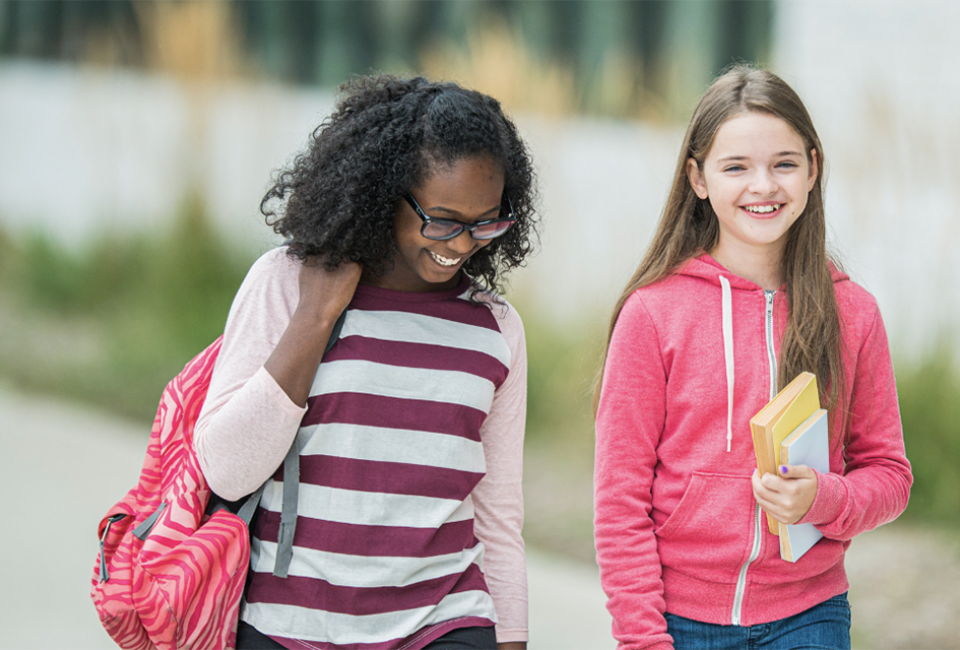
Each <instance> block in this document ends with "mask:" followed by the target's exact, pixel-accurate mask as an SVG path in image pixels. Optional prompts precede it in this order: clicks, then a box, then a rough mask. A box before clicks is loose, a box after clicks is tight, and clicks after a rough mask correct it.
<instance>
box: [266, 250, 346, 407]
mask: <svg viewBox="0 0 960 650" xmlns="http://www.w3.org/2000/svg"><path fill="white" fill-rule="evenodd" d="M361 270H362V268H361V266H360V265H359V264H357V263H356V262H344V263H343V264H340V265H339V266H337V267H336V268H335V269H333V270H332V271H331V270H327V269H326V268H325V267H324V266H323V264H321V263H320V261H319V260H318V259H316V258H310V259H308V260H307V261H306V262H305V263H304V264H303V265H302V266H301V267H300V276H299V286H300V300H299V302H298V303H297V308H296V310H294V312H293V316H292V317H291V318H290V322H289V323H288V324H287V329H286V330H284V332H283V336H281V337H280V341H279V342H278V343H277V347H275V348H274V349H273V353H272V354H271V355H270V358H269V359H267V361H266V362H265V363H264V364H263V367H264V368H265V369H266V370H267V372H269V373H270V376H271V377H273V379H274V381H276V382H277V385H278V386H280V388H281V389H283V392H285V393H286V394H287V396H288V397H289V398H290V399H291V400H292V401H293V402H294V403H295V404H297V405H299V406H301V407H303V406H304V405H306V403H307V396H308V395H309V393H310V387H311V386H312V385H313V379H314V376H315V375H316V374H317V367H318V366H319V365H320V360H321V359H322V358H323V352H324V350H325V349H326V347H327V341H329V340H330V333H331V332H332V331H333V326H334V324H335V323H336V322H337V318H339V316H340V313H341V312H342V311H343V310H344V309H346V308H347V305H349V304H350V301H351V300H352V299H353V293H354V291H356V289H357V284H358V283H359V282H360V272H361Z"/></svg>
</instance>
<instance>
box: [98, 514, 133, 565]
mask: <svg viewBox="0 0 960 650" xmlns="http://www.w3.org/2000/svg"><path fill="white" fill-rule="evenodd" d="M126 516H127V515H126V514H124V513H122V512H120V513H117V514H115V515H110V516H109V517H107V525H106V526H104V527H103V535H102V536H101V537H100V582H106V581H108V580H109V579H110V574H109V573H107V559H106V558H105V557H103V545H104V544H105V543H106V541H107V535H108V534H109V533H110V526H112V525H113V524H115V523H116V522H118V521H120V520H121V519H123V518H124V517H126Z"/></svg>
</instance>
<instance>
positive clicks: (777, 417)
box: [750, 372, 820, 535]
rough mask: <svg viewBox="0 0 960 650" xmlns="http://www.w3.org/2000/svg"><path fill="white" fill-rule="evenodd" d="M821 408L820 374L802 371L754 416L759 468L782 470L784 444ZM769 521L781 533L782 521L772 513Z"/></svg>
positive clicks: (752, 427)
mask: <svg viewBox="0 0 960 650" xmlns="http://www.w3.org/2000/svg"><path fill="white" fill-rule="evenodd" d="M819 408H820V395H819V393H818V391H817V378H816V376H815V375H814V374H813V373H810V372H801V373H800V374H799V375H797V377H796V378H795V379H794V380H793V381H791V382H790V383H789V384H787V386H786V388H784V389H783V390H782V391H780V392H779V393H777V396H776V397H774V398H773V399H772V400H770V402H769V403H768V404H767V405H766V406H764V407H763V408H762V409H760V412H759V413H757V414H756V415H755V416H753V418H752V419H751V420H750V431H751V433H752V434H753V449H754V452H755V453H756V455H757V471H759V472H760V474H761V475H763V474H777V473H778V472H777V466H778V465H779V464H780V444H781V443H782V442H783V441H784V440H785V439H786V438H787V436H789V435H790V434H791V433H793V431H794V429H796V428H797V427H799V426H800V425H801V424H803V422H804V421H805V420H806V419H807V418H809V417H810V416H811V415H813V414H814V413H815V412H816V411H817V409H819ZM767 525H768V526H769V528H770V532H771V533H773V534H774V535H777V534H779V530H780V524H779V522H778V521H777V520H776V519H774V518H773V517H771V516H770V515H769V514H767Z"/></svg>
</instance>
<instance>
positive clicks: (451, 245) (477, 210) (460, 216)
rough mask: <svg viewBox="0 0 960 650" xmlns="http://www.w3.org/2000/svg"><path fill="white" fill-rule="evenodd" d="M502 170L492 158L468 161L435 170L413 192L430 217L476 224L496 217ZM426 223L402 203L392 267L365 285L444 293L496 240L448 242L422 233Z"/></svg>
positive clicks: (463, 237) (460, 237) (466, 236)
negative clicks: (471, 260)
mask: <svg viewBox="0 0 960 650" xmlns="http://www.w3.org/2000/svg"><path fill="white" fill-rule="evenodd" d="M503 184H504V175H503V169H502V168H501V167H500V165H499V164H497V163H496V162H494V160H493V159H491V158H489V157H487V156H478V157H473V158H463V159H461V160H458V161H457V162H455V163H453V164H451V165H441V166H439V167H436V168H435V169H434V170H433V173H432V174H430V175H429V176H428V177H427V178H426V180H424V181H423V183H421V184H420V186H419V187H415V188H413V189H412V190H411V191H410V194H412V195H413V197H414V199H416V202H417V203H418V204H420V206H421V207H422V208H423V211H424V212H425V213H426V214H427V215H428V216H431V217H437V218H442V219H455V220H457V221H462V222H464V223H475V222H477V221H485V220H487V219H496V218H497V217H499V216H501V215H500V201H501V199H502V198H503ZM422 226H423V220H422V219H420V217H419V216H417V213H416V212H415V211H414V209H413V208H412V207H411V206H410V205H409V204H408V203H407V202H406V201H402V200H401V201H400V202H399V203H398V205H397V215H396V218H395V219H394V221H393V238H394V242H396V247H397V250H396V252H395V253H394V256H393V269H391V270H390V271H388V272H387V273H386V274H385V275H383V276H381V277H369V278H366V281H367V282H368V283H369V284H373V285H375V286H380V287H384V288H386V289H394V290H397V291H441V290H443V289H452V288H454V287H456V286H457V284H458V283H459V281H460V273H459V271H460V267H462V266H463V264H464V262H466V261H467V259H469V258H470V256H471V255H473V254H474V253H476V252H477V251H479V250H480V249H481V248H483V247H484V246H488V245H489V244H490V243H491V240H486V241H479V240H476V239H474V238H473V236H472V235H471V234H470V233H469V232H467V231H464V232H462V233H460V234H459V235H457V236H456V237H454V238H453V239H448V240H446V241H435V240H432V239H427V238H426V237H424V236H423V235H421V234H420V229H421V227H422Z"/></svg>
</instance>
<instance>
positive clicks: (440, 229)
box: [422, 221, 514, 239]
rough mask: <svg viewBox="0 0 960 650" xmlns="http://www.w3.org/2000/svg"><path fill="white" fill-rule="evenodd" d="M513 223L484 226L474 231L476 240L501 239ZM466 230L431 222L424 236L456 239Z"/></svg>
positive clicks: (425, 227)
mask: <svg viewBox="0 0 960 650" xmlns="http://www.w3.org/2000/svg"><path fill="white" fill-rule="evenodd" d="M513 223H514V222H512V221H495V222H493V223H487V224H483V225H482V226H478V227H476V228H474V229H473V233H472V234H473V238H474V239H493V238H494V237H499V236H500V235H502V234H503V233H505V232H506V231H507V229H509V228H510V226H512V225H513ZM463 230H464V228H463V226H462V225H460V224H458V223H451V222H449V221H429V222H427V223H426V224H425V225H424V227H423V231H422V232H423V236H424V237H430V238H434V237H435V238H437V239H452V238H453V237H456V236H457V235H459V234H460V233H461V232H463Z"/></svg>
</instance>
